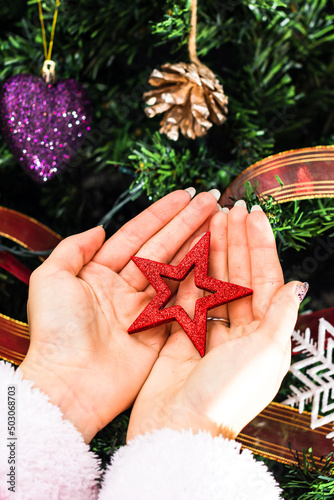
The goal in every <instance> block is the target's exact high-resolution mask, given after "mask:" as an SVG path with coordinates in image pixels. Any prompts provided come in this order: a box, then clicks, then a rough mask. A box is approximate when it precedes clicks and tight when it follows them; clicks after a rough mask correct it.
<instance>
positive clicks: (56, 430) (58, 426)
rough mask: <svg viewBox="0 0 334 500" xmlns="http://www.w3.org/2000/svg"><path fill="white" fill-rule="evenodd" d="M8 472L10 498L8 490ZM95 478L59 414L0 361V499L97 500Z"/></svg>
mask: <svg viewBox="0 0 334 500" xmlns="http://www.w3.org/2000/svg"><path fill="white" fill-rule="evenodd" d="M13 386H14V387H15V405H16V407H15V427H16V438H17V439H16V440H14V439H12V437H11V436H9V431H8V387H13ZM10 393H11V394H12V391H11V390H10ZM11 408H12V405H11ZM10 423H12V422H10ZM8 438H9V439H8ZM13 451H14V455H13ZM13 458H14V459H15V461H14V464H13V462H12V460H13ZM10 467H14V468H15V474H14V476H15V480H14V481H13V482H14V483H15V494H14V493H13V492H12V491H11V490H9V489H8V488H9V487H10V486H11V483H10V482H9V483H8V482H7V481H10V479H11V476H10V475H8V474H10V473H11V472H13V469H12V470H10ZM99 475H100V472H99V461H98V460H97V458H96V457H95V455H94V454H93V453H92V452H90V451H89V447H88V446H87V445H86V444H85V443H84V441H83V438H82V436H81V434H80V433H79V432H78V431H77V430H76V429H75V427H74V426H73V425H72V424H71V423H70V422H69V421H66V420H63V419H62V414H61V411H60V409H59V408H58V407H57V406H54V405H52V404H51V403H50V402H49V401H48V397H47V396H46V395H45V394H43V393H42V392H41V391H40V390H39V389H37V388H33V386H32V383H31V382H30V381H27V380H22V375H21V372H20V371H19V370H16V371H15V370H14V368H13V367H12V366H11V365H10V364H9V363H5V362H3V361H0V499H1V500H7V499H10V500H11V499H14V498H15V499H20V500H21V499H22V500H53V499H54V500H56V499H57V500H74V499H75V500H96V499H97V498H98V489H97V486H96V479H97V478H98V477H99ZM14 476H13V474H12V478H13V477H14ZM13 482H12V484H13Z"/></svg>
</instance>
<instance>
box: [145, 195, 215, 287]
mask: <svg viewBox="0 0 334 500" xmlns="http://www.w3.org/2000/svg"><path fill="white" fill-rule="evenodd" d="M219 210H220V208H218V205H217V208H215V209H214V211H213V212H212V214H210V215H209V217H208V218H207V219H206V220H205V221H204V222H203V224H202V225H201V226H200V227H199V228H198V229H197V230H196V231H195V232H194V233H193V234H192V235H191V236H190V238H188V239H187V241H186V242H185V243H184V244H183V245H182V247H181V248H180V250H179V251H178V252H177V253H176V254H175V256H174V257H173V258H172V260H171V262H170V264H171V265H172V266H177V265H178V264H179V263H180V262H181V260H182V259H183V258H184V257H185V256H186V255H187V253H188V252H189V250H190V248H192V247H193V245H194V243H193V242H194V240H195V239H196V238H197V241H198V238H199V237H200V236H203V234H205V233H206V232H207V231H209V226H210V220H211V218H212V217H213V216H214V214H216V213H217V212H218V211H219ZM168 286H169V288H170V290H171V292H172V293H173V294H174V293H176V291H177V289H178V287H179V283H178V282H177V281H173V280H169V281H168ZM145 292H148V293H149V294H152V293H153V295H154V293H155V291H154V289H153V287H152V285H148V287H147V288H146V290H145Z"/></svg>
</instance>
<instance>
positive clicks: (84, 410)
mask: <svg viewBox="0 0 334 500" xmlns="http://www.w3.org/2000/svg"><path fill="white" fill-rule="evenodd" d="M19 370H20V371H21V373H22V378H23V379H25V380H29V381H31V382H33V387H36V388H38V389H40V390H41V391H42V392H43V393H44V394H46V395H47V396H48V398H49V401H50V403H52V404H53V405H55V406H58V408H59V409H60V411H61V413H62V415H63V418H64V420H69V421H70V422H71V423H72V424H73V425H74V426H75V427H76V429H77V430H78V431H79V432H80V433H81V435H82V437H83V439H84V441H85V443H89V442H90V441H91V440H92V439H93V437H94V436H95V434H96V433H97V432H98V430H99V429H97V428H96V427H95V425H93V424H92V422H94V421H95V419H94V418H92V417H93V416H92V410H91V408H90V407H89V405H87V407H83V404H82V401H81V400H79V398H78V397H77V396H76V394H75V388H71V387H70V386H69V385H68V384H67V383H66V377H61V376H58V375H57V374H56V373H54V371H52V370H50V369H49V368H46V367H40V366H36V364H35V363H33V362H32V361H31V359H30V358H29V357H28V356H27V357H26V358H25V359H24V361H23V362H22V363H21V364H20V366H19Z"/></svg>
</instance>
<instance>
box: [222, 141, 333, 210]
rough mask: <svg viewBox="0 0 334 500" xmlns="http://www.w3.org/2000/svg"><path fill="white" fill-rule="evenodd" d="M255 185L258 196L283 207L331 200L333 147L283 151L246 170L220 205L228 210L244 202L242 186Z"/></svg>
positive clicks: (243, 188) (232, 185) (230, 188)
mask: <svg viewBox="0 0 334 500" xmlns="http://www.w3.org/2000/svg"><path fill="white" fill-rule="evenodd" d="M247 182H250V183H251V184H252V186H253V187H255V183H257V189H256V191H257V193H258V194H259V196H261V197H262V196H263V197H265V196H272V197H274V198H275V201H276V202H279V203H286V202H288V201H294V200H305V199H311V198H334V146H316V147H313V148H304V149H294V150H291V151H285V152H284V153H279V154H276V155H273V156H269V157H268V158H265V159H264V160H261V161H258V162H257V163H254V165H251V166H250V167H248V168H246V170H244V171H243V172H242V173H241V174H240V175H239V176H238V177H237V178H236V179H235V180H234V181H233V182H232V183H231V184H230V185H229V186H228V188H227V189H226V191H225V192H224V193H223V195H222V198H221V201H220V203H221V204H222V205H224V206H231V205H233V203H234V200H235V199H239V198H243V197H244V194H245V184H246V183H247Z"/></svg>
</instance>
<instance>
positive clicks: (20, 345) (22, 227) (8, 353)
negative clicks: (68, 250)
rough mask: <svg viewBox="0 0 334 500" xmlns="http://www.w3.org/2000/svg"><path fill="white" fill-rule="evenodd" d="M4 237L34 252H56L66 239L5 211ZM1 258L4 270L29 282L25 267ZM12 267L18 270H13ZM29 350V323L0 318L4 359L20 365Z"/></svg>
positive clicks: (0, 221)
mask: <svg viewBox="0 0 334 500" xmlns="http://www.w3.org/2000/svg"><path fill="white" fill-rule="evenodd" d="M0 236H3V237H5V238H7V239H9V240H11V241H14V242H15V243H17V244H19V245H20V246H22V247H24V248H28V249H30V250H33V251H44V250H52V249H53V248H54V247H55V246H56V245H57V244H58V243H59V242H60V241H61V239H62V238H61V236H59V234H57V233H55V232H54V231H51V229H49V228H48V227H46V226H44V225H43V224H41V223H40V222H38V221H37V220H35V219H33V218H31V217H27V216H26V215H23V214H21V213H20V212H16V211H15V210H11V209H9V208H5V207H0ZM0 258H2V259H3V260H5V263H4V265H1V267H3V268H5V269H7V270H9V271H10V272H12V274H13V275H15V276H16V277H18V278H19V279H21V280H22V281H24V282H27V279H26V278H27V277H28V270H27V268H25V266H23V264H20V263H19V262H18V261H17V259H15V258H13V257H9V256H8V255H6V252H2V255H1V256H0ZM9 265H11V266H12V267H14V268H15V269H14V270H13V269H10V268H9ZM23 278H24V279H23ZM28 347H29V328H28V325H27V323H23V322H22V321H17V320H15V319H13V318H10V317H8V316H5V315H4V314H0V357H1V358H2V359H5V360H6V361H10V362H11V363H14V364H17V365H19V364H20V363H21V362H22V361H23V359H24V357H25V355H26V353H27V351H28Z"/></svg>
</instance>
